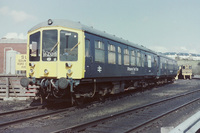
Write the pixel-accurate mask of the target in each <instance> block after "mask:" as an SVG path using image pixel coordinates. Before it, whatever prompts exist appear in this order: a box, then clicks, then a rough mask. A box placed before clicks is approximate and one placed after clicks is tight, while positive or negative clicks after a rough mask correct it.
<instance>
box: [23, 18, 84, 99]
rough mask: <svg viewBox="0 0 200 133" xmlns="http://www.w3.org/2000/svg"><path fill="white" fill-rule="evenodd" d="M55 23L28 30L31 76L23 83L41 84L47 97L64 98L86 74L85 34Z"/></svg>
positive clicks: (28, 57) (28, 54)
mask: <svg viewBox="0 0 200 133" xmlns="http://www.w3.org/2000/svg"><path fill="white" fill-rule="evenodd" d="M52 23H53V22H52ZM52 23H51V24H50V25H49V23H47V24H46V25H45V24H43V25H42V26H40V28H37V29H35V30H31V31H30V32H29V33H28V37H29V38H28V46H27V75H26V77H27V78H22V79H21V81H20V83H21V85H22V86H23V87H26V88H27V87H28V86H29V85H37V86H40V88H39V93H40V94H41V95H43V96H45V97H56V98H62V97H63V96H64V95H66V94H67V93H68V92H73V87H74V84H78V83H79V82H80V79H82V78H83V76H84V56H83V53H84V51H83V50H84V46H83V42H84V39H83V36H84V34H83V32H82V31H80V30H76V29H70V28H67V27H62V26H60V27H59V26H57V24H55V25H56V26H54V25H53V24H52Z"/></svg>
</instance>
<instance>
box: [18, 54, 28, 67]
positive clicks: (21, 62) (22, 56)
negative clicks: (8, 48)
mask: <svg viewBox="0 0 200 133" xmlns="http://www.w3.org/2000/svg"><path fill="white" fill-rule="evenodd" d="M16 70H26V54H17V55H16Z"/></svg>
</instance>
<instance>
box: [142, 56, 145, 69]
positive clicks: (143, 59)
mask: <svg viewBox="0 0 200 133" xmlns="http://www.w3.org/2000/svg"><path fill="white" fill-rule="evenodd" d="M144 63H145V56H144V54H142V67H144Z"/></svg>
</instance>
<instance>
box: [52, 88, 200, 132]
mask: <svg viewBox="0 0 200 133" xmlns="http://www.w3.org/2000/svg"><path fill="white" fill-rule="evenodd" d="M199 94H200V90H195V91H191V92H187V93H184V94H181V95H177V96H174V97H170V98H167V99H164V100H160V101H157V102H153V103H150V104H146V105H144V106H141V107H137V108H131V109H129V110H126V111H122V112H118V113H115V114H112V115H108V116H104V117H101V118H98V119H95V120H92V121H88V122H85V123H81V124H77V125H74V126H71V127H67V128H65V129H61V130H57V131H54V132H53V133H62V132H117V133H118V132H120V133H121V132H124V133H128V132H132V131H134V130H138V129H139V128H141V127H143V126H145V125H148V124H150V123H152V122H153V121H156V120H158V119H160V118H162V117H163V116H167V115H168V114H170V113H173V112H174V111H177V110H179V109H181V108H184V107H186V106H189V105H190V104H192V103H195V102H197V101H199V100H200V98H199ZM196 97H197V98H196ZM169 105H170V106H169Z"/></svg>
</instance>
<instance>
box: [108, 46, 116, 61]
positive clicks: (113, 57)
mask: <svg viewBox="0 0 200 133" xmlns="http://www.w3.org/2000/svg"><path fill="white" fill-rule="evenodd" d="M108 63H109V64H116V52H115V46H114V45H112V44H108Z"/></svg>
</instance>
